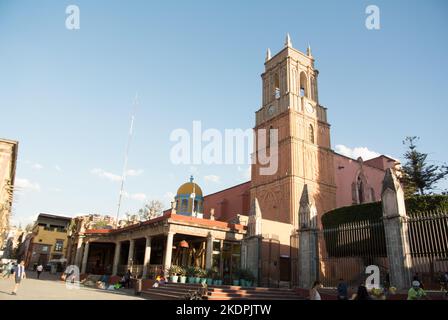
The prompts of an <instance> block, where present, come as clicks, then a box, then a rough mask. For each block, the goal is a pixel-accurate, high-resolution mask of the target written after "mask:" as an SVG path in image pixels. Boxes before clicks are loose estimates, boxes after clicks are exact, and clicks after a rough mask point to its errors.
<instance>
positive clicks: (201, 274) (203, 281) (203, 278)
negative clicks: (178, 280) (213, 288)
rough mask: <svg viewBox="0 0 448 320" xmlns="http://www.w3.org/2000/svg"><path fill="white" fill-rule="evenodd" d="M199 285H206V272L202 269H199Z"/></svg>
mask: <svg viewBox="0 0 448 320" xmlns="http://www.w3.org/2000/svg"><path fill="white" fill-rule="evenodd" d="M198 273H199V279H200V280H199V283H201V284H206V283H207V271H205V270H204V269H202V268H200V270H199V272H198Z"/></svg>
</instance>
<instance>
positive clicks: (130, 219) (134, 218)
mask: <svg viewBox="0 0 448 320" xmlns="http://www.w3.org/2000/svg"><path fill="white" fill-rule="evenodd" d="M124 220H125V221H124V225H125V226H129V225H131V224H135V223H138V222H139V221H140V217H139V215H138V214H132V213H129V212H126V218H125V219H124Z"/></svg>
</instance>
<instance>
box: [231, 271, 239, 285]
mask: <svg viewBox="0 0 448 320" xmlns="http://www.w3.org/2000/svg"><path fill="white" fill-rule="evenodd" d="M240 273H241V271H240V270H239V269H235V270H233V274H232V279H233V281H232V284H233V285H234V286H239V285H240Z"/></svg>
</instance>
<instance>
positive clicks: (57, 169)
mask: <svg viewBox="0 0 448 320" xmlns="http://www.w3.org/2000/svg"><path fill="white" fill-rule="evenodd" d="M54 168H55V169H56V171H59V172H61V171H62V169H61V167H60V166H58V165H55V166H54Z"/></svg>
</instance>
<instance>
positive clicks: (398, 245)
mask: <svg viewBox="0 0 448 320" xmlns="http://www.w3.org/2000/svg"><path fill="white" fill-rule="evenodd" d="M381 201H382V207H383V221H384V231H385V236H386V251H387V258H388V260H389V276H390V283H391V285H392V286H395V287H396V288H397V289H399V290H400V289H407V288H409V286H410V285H411V277H410V268H411V266H412V262H411V258H410V255H409V253H410V250H409V238H408V225H407V222H406V207H405V203H404V193H403V189H402V187H401V185H400V182H399V181H398V179H397V177H396V176H395V174H394V172H393V171H392V169H387V171H386V174H385V176H384V180H383V188H382V192H381Z"/></svg>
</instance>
